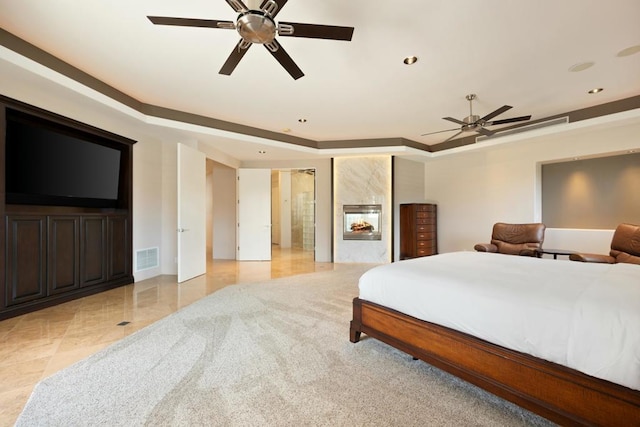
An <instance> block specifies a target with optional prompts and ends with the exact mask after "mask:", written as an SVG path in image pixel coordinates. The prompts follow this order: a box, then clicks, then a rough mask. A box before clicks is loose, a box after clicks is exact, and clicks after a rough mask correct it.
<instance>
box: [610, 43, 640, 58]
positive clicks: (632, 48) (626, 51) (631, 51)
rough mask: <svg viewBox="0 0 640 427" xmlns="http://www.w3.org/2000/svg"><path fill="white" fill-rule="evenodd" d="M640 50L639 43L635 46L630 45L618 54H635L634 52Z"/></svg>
mask: <svg viewBox="0 0 640 427" xmlns="http://www.w3.org/2000/svg"><path fill="white" fill-rule="evenodd" d="M638 52H640V44H637V45H635V46H630V47H628V48H626V49H622V50H621V51H620V52H618V53H617V54H616V56H620V57H622V56H629V55H633V54H634V53H638Z"/></svg>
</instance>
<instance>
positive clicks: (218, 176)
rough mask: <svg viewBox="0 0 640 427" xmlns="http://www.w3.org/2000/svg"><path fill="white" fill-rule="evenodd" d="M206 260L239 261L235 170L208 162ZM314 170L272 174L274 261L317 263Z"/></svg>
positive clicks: (274, 171) (284, 170)
mask: <svg viewBox="0 0 640 427" xmlns="http://www.w3.org/2000/svg"><path fill="white" fill-rule="evenodd" d="M206 169H207V171H206V174H207V190H206V192H207V203H206V205H207V259H208V260H235V259H236V247H237V242H236V235H235V230H236V225H237V218H236V201H237V195H236V169H234V168H232V167H229V166H226V165H223V164H221V163H218V162H216V161H214V160H211V159H207V168H206ZM315 200H316V171H315V169H308V168H307V169H273V170H272V171H271V208H270V212H271V246H272V251H271V252H272V260H274V261H280V259H279V258H282V261H283V262H285V263H287V264H289V263H293V264H295V263H297V262H301V261H315V259H316V256H315V222H316V202H315Z"/></svg>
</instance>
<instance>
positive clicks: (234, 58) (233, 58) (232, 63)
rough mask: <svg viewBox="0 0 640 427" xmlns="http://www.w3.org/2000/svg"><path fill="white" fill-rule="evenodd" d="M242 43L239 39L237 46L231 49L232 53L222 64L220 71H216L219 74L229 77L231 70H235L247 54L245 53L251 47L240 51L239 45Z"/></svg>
mask: <svg viewBox="0 0 640 427" xmlns="http://www.w3.org/2000/svg"><path fill="white" fill-rule="evenodd" d="M243 41H244V40H242V39H240V41H239V42H238V44H237V45H236V46H235V47H234V48H233V51H232V52H231V54H229V57H228V58H227V61H226V62H225V63H224V65H223V66H222V68H220V71H218V73H219V74H224V75H227V76H230V75H231V73H233V70H235V69H236V67H237V66H238V63H239V62H240V60H241V59H242V57H243V56H244V54H245V53H247V51H248V50H249V48H250V47H251V45H249V46H247V47H246V48H245V49H242V48H241V47H240V45H241V44H242V42H243Z"/></svg>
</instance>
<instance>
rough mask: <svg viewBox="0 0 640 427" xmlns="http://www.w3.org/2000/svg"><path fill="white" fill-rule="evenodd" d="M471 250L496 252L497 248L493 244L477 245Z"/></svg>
mask: <svg viewBox="0 0 640 427" xmlns="http://www.w3.org/2000/svg"><path fill="white" fill-rule="evenodd" d="M473 249H475V250H476V251H478V252H498V247H497V246H496V245H494V244H493V243H478V244H477V245H475V246H474V247H473Z"/></svg>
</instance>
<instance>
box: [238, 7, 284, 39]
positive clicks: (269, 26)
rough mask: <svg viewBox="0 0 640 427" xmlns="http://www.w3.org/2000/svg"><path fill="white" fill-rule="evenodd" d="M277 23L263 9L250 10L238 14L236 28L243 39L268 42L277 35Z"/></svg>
mask: <svg viewBox="0 0 640 427" xmlns="http://www.w3.org/2000/svg"><path fill="white" fill-rule="evenodd" d="M276 29H277V26H276V23H275V21H274V20H273V19H272V18H271V16H269V15H268V14H267V13H265V12H263V11H261V10H248V11H246V12H244V13H241V14H240V16H238V22H237V24H236V30H238V33H239V34H240V37H242V38H243V40H246V41H248V42H251V43H259V44H268V43H271V42H272V41H273V40H274V39H275V37H276Z"/></svg>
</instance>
